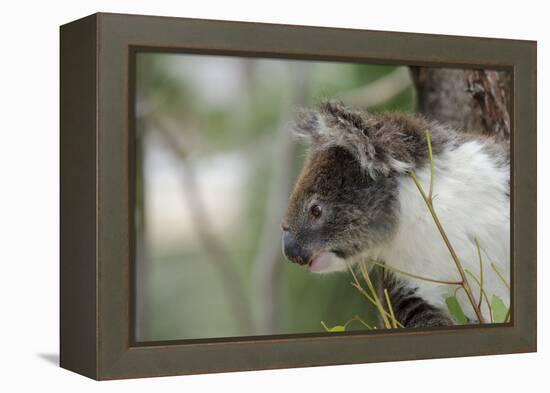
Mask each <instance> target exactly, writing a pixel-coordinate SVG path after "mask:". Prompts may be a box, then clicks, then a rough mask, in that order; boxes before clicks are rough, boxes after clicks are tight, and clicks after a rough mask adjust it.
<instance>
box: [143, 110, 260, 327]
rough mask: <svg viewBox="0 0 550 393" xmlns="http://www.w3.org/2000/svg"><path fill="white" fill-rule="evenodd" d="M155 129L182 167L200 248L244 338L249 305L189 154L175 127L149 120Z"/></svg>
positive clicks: (159, 121)
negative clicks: (198, 182) (218, 281)
mask: <svg viewBox="0 0 550 393" xmlns="http://www.w3.org/2000/svg"><path fill="white" fill-rule="evenodd" d="M150 118H151V121H152V122H153V123H154V125H155V128H156V129H157V131H158V132H159V134H160V135H161V136H162V137H163V139H164V141H165V142H166V143H165V144H166V146H167V147H168V148H169V149H170V150H171V151H172V153H173V154H174V155H176V156H177V157H178V158H179V162H180V163H181V167H182V174H183V176H182V179H183V182H184V186H183V190H184V192H185V195H186V199H187V202H188V203H189V206H190V209H189V210H190V212H191V214H192V215H193V222H194V223H195V225H196V230H197V235H198V237H199V240H200V241H201V244H202V246H203V249H204V252H205V255H206V256H207V257H208V260H209V261H210V262H211V265H212V266H213V267H214V268H215V269H216V270H217V271H218V275H219V277H220V281H221V283H222V285H223V286H224V287H225V293H226V295H227V301H228V302H229V304H230V307H231V314H232V315H233V317H234V319H235V321H236V323H237V325H238V326H239V328H240V333H243V334H247V333H252V332H253V331H254V324H253V321H252V315H251V307H250V301H249V298H248V296H246V293H245V292H244V284H243V282H242V278H241V276H240V274H239V273H238V271H237V270H236V269H235V267H234V266H233V264H232V257H231V254H230V253H229V252H228V251H227V250H226V249H225V246H224V245H223V243H222V242H221V241H220V240H219V239H218V238H217V236H216V234H215V232H214V231H213V230H212V227H211V225H210V221H209V220H208V213H207V208H206V206H204V203H203V198H202V197H201V195H200V193H199V186H198V184H197V179H196V177H195V171H194V168H193V165H192V164H191V162H190V161H189V160H188V152H187V151H186V149H185V148H184V147H183V146H182V144H181V142H180V141H179V140H178V139H177V138H176V136H175V133H176V131H175V129H176V127H175V126H174V125H172V124H171V123H169V122H167V121H166V120H164V119H161V118H158V117H156V116H153V115H151V116H150Z"/></svg>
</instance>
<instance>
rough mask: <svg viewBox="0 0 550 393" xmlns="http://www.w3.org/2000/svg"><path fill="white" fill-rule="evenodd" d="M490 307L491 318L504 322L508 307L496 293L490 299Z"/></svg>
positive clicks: (497, 321)
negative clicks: (491, 311) (491, 310)
mask: <svg viewBox="0 0 550 393" xmlns="http://www.w3.org/2000/svg"><path fill="white" fill-rule="evenodd" d="M491 307H492V309H493V319H494V321H495V323H501V322H506V321H505V319H506V316H507V315H508V309H507V308H506V306H505V305H504V302H503V301H502V299H501V298H499V297H498V296H497V295H493V298H492V299H491Z"/></svg>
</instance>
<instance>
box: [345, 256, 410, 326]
mask: <svg viewBox="0 0 550 393" xmlns="http://www.w3.org/2000/svg"><path fill="white" fill-rule="evenodd" d="M348 269H349V271H350V273H351V275H352V277H353V280H354V282H352V283H351V285H352V286H353V287H354V288H355V289H357V290H358V291H359V292H360V293H361V294H362V295H363V296H365V297H366V298H367V300H368V301H369V302H371V303H372V304H373V305H374V306H376V305H377V302H376V300H375V299H374V298H372V297H371V296H370V295H369V293H368V292H367V291H366V290H365V289H364V288H363V287H362V286H361V284H360V283H359V280H358V279H357V276H356V275H355V273H354V272H353V268H352V267H351V266H349V265H348ZM377 309H378V307H377ZM379 311H380V310H379ZM382 311H383V312H384V314H385V315H386V316H387V317H390V316H391V315H390V314H389V313H388V312H387V311H386V310H384V309H382ZM397 325H398V326H399V327H404V326H403V325H402V324H401V323H400V322H399V321H397Z"/></svg>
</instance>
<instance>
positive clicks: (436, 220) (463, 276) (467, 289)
mask: <svg viewBox="0 0 550 393" xmlns="http://www.w3.org/2000/svg"><path fill="white" fill-rule="evenodd" d="M426 135H429V131H426ZM427 143H428V145H431V143H430V140H429V139H428V140H427ZM430 149H431V148H430ZM432 160H433V158H432ZM410 176H411V178H412V179H413V181H414V183H415V185H416V187H417V188H418V191H420V195H421V196H422V198H423V199H424V202H425V203H426V206H427V207H428V210H429V211H430V214H431V215H432V218H433V220H434V223H435V225H436V226H437V229H438V230H439V233H440V234H441V237H442V238H443V241H444V242H445V245H446V246H447V249H448V250H449V252H450V254H451V257H452V259H453V261H454V262H455V265H456V268H457V270H458V273H459V274H460V278H461V279H462V287H463V288H464V291H465V292H466V295H467V296H468V300H469V301H470V303H471V305H472V308H473V309H474V312H475V314H476V316H477V318H478V321H479V323H485V318H484V317H483V314H482V313H481V310H480V309H479V307H478V306H477V302H476V300H475V297H474V295H473V293H472V289H471V287H470V284H469V283H468V279H467V277H466V273H465V272H464V268H463V267H462V263H461V262H460V259H459V258H458V255H457V254H456V252H455V250H454V248H453V246H452V244H451V242H450V240H449V238H448V237H447V233H446V232H445V229H444V228H443V225H441V222H440V221H439V217H438V216H437V213H436V212H435V209H434V206H433V203H432V200H431V199H429V198H428V196H427V195H426V193H425V192H424V188H423V187H422V185H421V184H420V181H419V180H418V178H417V177H416V174H415V173H414V172H411V173H410ZM432 181H433V180H432V179H431V180H430V183H431V182H432Z"/></svg>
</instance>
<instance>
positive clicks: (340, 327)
mask: <svg viewBox="0 0 550 393" xmlns="http://www.w3.org/2000/svg"><path fill="white" fill-rule="evenodd" d="M321 325H323V327H324V328H325V330H326V331H327V332H329V333H339V332H345V331H346V327H345V326H344V325H336V326H333V327H330V328H329V327H328V326H327V325H325V323H324V322H323V321H321Z"/></svg>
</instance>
